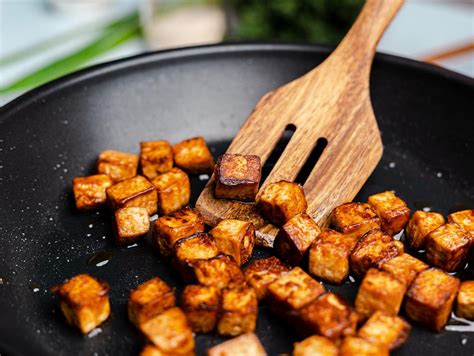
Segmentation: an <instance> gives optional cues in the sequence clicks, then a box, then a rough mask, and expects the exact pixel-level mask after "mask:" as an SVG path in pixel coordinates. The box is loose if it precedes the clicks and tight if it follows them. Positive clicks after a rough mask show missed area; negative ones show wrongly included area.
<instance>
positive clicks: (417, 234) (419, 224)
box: [406, 210, 445, 249]
mask: <svg viewBox="0 0 474 356" xmlns="http://www.w3.org/2000/svg"><path fill="white" fill-rule="evenodd" d="M444 223H445V221H444V217H443V215H441V214H439V213H434V212H426V211H421V210H418V211H415V213H414V214H413V216H412V217H411V219H410V221H409V222H408V225H407V229H406V239H407V242H408V244H409V245H410V246H411V247H412V248H414V249H420V248H423V247H424V246H425V241H426V237H427V236H428V234H429V233H430V232H431V231H433V230H436V229H437V228H438V227H440V226H441V225H444Z"/></svg>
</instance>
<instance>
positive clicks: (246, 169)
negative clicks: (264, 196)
mask: <svg viewBox="0 0 474 356" xmlns="http://www.w3.org/2000/svg"><path fill="white" fill-rule="evenodd" d="M215 177H216V188H215V192H214V196H215V197H216V198H217V199H236V200H241V201H255V196H256V195H257V193H258V186H259V184H260V179H261V178H262V165H261V163H260V157H258V156H254V155H246V156H244V155H239V154H231V153H226V154H224V155H222V156H220V157H219V158H218V159H217V164H216V168H215Z"/></svg>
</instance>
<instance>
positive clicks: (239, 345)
mask: <svg viewBox="0 0 474 356" xmlns="http://www.w3.org/2000/svg"><path fill="white" fill-rule="evenodd" d="M237 355H238V356H266V355H267V353H266V352H265V349H264V348H263V346H262V344H261V343H260V340H259V339H258V337H257V335H255V334H253V333H248V334H243V335H240V336H237V337H234V338H233V339H230V340H227V341H224V342H222V343H220V344H218V345H216V346H213V347H211V348H210V349H209V350H207V356H237Z"/></svg>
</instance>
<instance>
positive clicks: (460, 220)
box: [448, 209, 474, 239]
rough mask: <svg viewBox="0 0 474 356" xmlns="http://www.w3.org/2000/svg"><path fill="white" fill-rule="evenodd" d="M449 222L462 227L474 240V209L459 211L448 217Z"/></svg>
mask: <svg viewBox="0 0 474 356" xmlns="http://www.w3.org/2000/svg"><path fill="white" fill-rule="evenodd" d="M448 222H450V223H456V224H459V225H461V226H462V227H463V228H464V229H465V230H467V231H469V232H470V233H471V236H472V238H473V239H474V209H470V210H463V211H457V212H455V213H451V214H449V215H448Z"/></svg>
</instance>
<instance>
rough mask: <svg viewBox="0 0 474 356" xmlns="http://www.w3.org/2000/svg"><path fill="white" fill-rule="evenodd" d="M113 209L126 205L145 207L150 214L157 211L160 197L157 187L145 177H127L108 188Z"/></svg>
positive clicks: (108, 195) (108, 196) (110, 204)
mask: <svg viewBox="0 0 474 356" xmlns="http://www.w3.org/2000/svg"><path fill="white" fill-rule="evenodd" d="M106 192H107V200H108V201H109V206H110V207H111V209H112V211H115V210H117V209H120V208H124V207H137V208H145V209H146V210H147V212H148V215H153V214H155V213H156V211H157V208H158V197H157V194H156V189H155V186H154V185H153V184H151V182H149V181H148V180H147V179H146V178H145V177H142V176H136V177H133V178H129V179H125V180H123V181H121V182H119V183H117V184H115V185H113V186H111V187H109V188H107V190H106Z"/></svg>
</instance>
